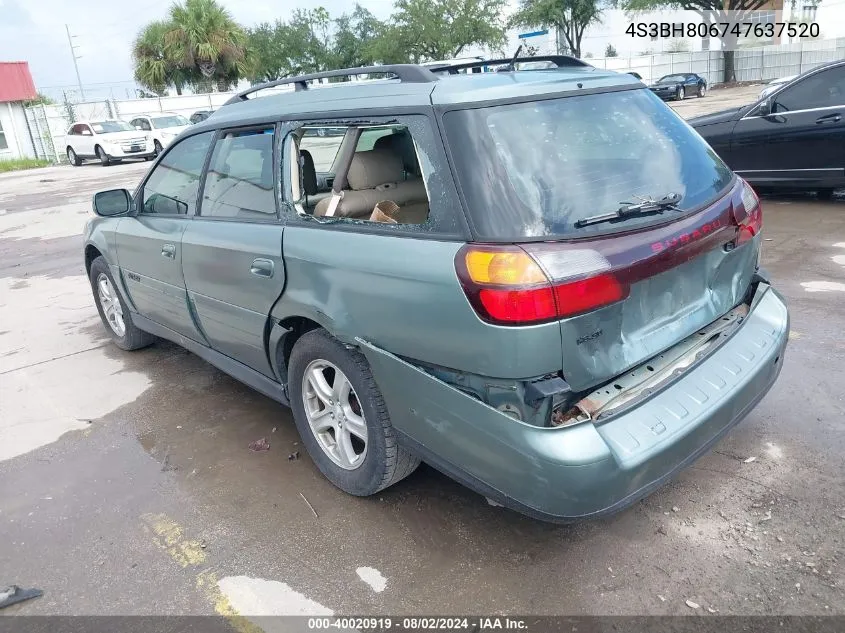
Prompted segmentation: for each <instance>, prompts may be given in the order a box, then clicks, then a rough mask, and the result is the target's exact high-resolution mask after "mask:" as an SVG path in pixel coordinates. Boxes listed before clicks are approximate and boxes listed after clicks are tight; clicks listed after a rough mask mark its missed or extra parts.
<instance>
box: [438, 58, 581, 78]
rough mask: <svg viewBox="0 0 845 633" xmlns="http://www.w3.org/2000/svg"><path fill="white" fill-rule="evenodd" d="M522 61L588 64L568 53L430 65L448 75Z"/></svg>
mask: <svg viewBox="0 0 845 633" xmlns="http://www.w3.org/2000/svg"><path fill="white" fill-rule="evenodd" d="M524 62H552V63H553V64H555V65H556V66H557V67H558V68H563V67H566V66H589V65H590V64H588V63H587V62H585V61H581V60H580V59H578V58H577V57H571V56H570V55H537V56H535V57H516V58H514V59H510V58H508V59H485V60H480V61H477V62H463V63H460V64H437V65H436V66H435V65H432V66H430V68H431V69H432V70H433V71H436V72H439V73H442V72H444V71H445V72H448V73H449V74H450V75H457V74H458V71H459V70H464V69H466V68H481V67H483V66H506V65H508V64H511V63H514V64H521V63H524Z"/></svg>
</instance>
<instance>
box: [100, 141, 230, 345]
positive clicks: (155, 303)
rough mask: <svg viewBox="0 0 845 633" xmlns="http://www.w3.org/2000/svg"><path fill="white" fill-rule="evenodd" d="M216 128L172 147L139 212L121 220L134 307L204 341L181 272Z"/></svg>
mask: <svg viewBox="0 0 845 633" xmlns="http://www.w3.org/2000/svg"><path fill="white" fill-rule="evenodd" d="M213 136H214V133H213V132H205V133H203V134H197V135H195V136H191V137H188V138H186V139H184V140H183V141H181V142H180V143H179V144H177V145H174V146H173V147H172V148H171V149H170V150H169V151H168V152H167V154H166V155H165V156H164V157H163V158H162V159H161V161H160V162H159V163H158V164H157V165H156V166H155V168H153V170H152V171H151V172H150V174H149V175H148V176H147V179H146V181H145V182H144V183H143V184H142V186H141V187H140V189H139V190H138V192H137V194H136V201H135V204H136V206H137V208H138V209H139V212H138V215H137V216H135V217H128V218H125V219H124V220H123V221H121V223H120V225H119V227H118V230H117V235H116V240H117V252H118V260H119V264H120V269H121V273H122V275H123V279H124V283H125V285H126V289H127V290H128V292H129V298H130V300H131V301H132V303H133V304H134V306H135V309H136V310H137V311H138V312H139V313H140V314H141V315H142V316H145V317H147V318H148V319H150V320H152V321H155V322H156V323H158V324H159V325H163V326H165V327H167V328H170V329H171V330H173V331H174V332H177V333H178V334H181V335H182V336H185V337H187V338H190V339H192V340H195V341H199V342H203V337H202V335H201V334H200V332H199V330H198V329H197V327H196V324H195V322H194V318H193V316H192V314H191V310H190V309H189V306H188V297H187V291H186V290H185V280H184V278H183V276H182V248H181V240H182V233H183V232H184V231H185V228H186V227H187V226H188V225H189V224H190V223H191V216H192V215H193V214H194V211H195V209H196V203H197V194H198V192H199V184H200V175H201V174H202V168H203V164H204V162H205V159H206V156H207V154H208V151H209V148H210V147H211V142H212V139H213Z"/></svg>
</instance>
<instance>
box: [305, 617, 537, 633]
mask: <svg viewBox="0 0 845 633" xmlns="http://www.w3.org/2000/svg"><path fill="white" fill-rule="evenodd" d="M527 628H528V626H527V624H526V622H525V620H524V619H521V618H511V617H504V616H490V617H478V616H475V617H471V618H470V617H464V616H459V617H441V616H435V617H423V616H408V617H397V618H390V617H337V616H333V617H317V618H308V629H309V630H311V631H320V630H325V631H331V630H341V631H365V630H370V631H389V630H397V631H506V630H510V631H525V630H527Z"/></svg>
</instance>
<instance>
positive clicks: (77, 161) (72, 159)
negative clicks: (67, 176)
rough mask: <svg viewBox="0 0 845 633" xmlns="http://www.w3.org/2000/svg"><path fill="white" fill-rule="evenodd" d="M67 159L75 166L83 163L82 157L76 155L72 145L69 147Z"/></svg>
mask: <svg viewBox="0 0 845 633" xmlns="http://www.w3.org/2000/svg"><path fill="white" fill-rule="evenodd" d="M67 159H68V161H69V162H70V164H71V165H73V166H74V167H79V166H80V165H81V164H82V159H81V158H79V156H77V155H76V152H74V151H73V148H72V147H68V148H67Z"/></svg>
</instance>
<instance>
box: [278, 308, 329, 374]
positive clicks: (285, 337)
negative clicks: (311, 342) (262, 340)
mask: <svg viewBox="0 0 845 633" xmlns="http://www.w3.org/2000/svg"><path fill="white" fill-rule="evenodd" d="M320 328H323V329H326V330H327V331H328V328H325V327H324V325H323V324H321V323H318V322H317V321H315V320H314V319H311V318H309V317H304V316H288V317H285V318H284V319H281V320H278V321H276V320H274V322H273V327H272V329H271V331H270V341H269V346H270V354H269V356H270V364H271V365H272V366H273V370H274V371H275V372H276V375H277V376H278V378H279V380H280V381H281V382H282V384H287V381H288V363H289V362H290V355H291V352H292V351H293V346H294V345H296V342H297V341H298V340H299V339H300V338H301V337H302V335H303V334H305V333H307V332H311V331H312V330H316V329H320Z"/></svg>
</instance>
